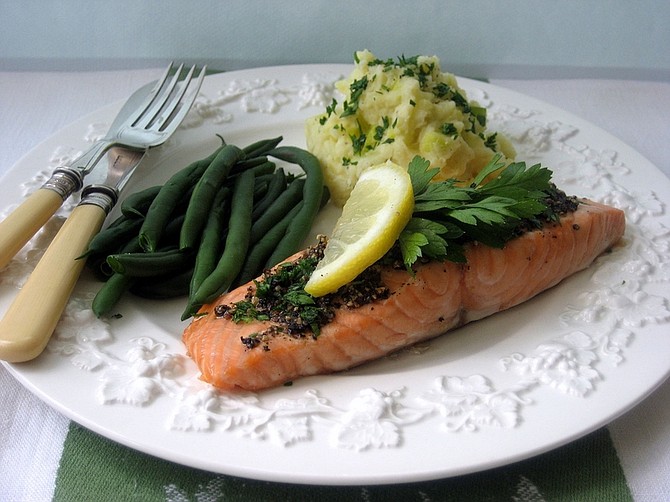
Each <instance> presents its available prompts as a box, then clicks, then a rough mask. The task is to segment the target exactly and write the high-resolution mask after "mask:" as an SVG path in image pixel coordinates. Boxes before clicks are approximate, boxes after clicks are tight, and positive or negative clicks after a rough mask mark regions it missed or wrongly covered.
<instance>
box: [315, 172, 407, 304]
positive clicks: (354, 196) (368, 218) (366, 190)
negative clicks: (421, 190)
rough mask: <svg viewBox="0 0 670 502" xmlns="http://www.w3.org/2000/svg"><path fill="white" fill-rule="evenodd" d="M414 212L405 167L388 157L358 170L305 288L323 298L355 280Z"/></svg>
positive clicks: (377, 257)
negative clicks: (322, 252)
mask: <svg viewBox="0 0 670 502" xmlns="http://www.w3.org/2000/svg"><path fill="white" fill-rule="evenodd" d="M413 210H414V192H413V191H412V181H411V180H410V177H409V174H408V172H407V170H406V169H404V168H402V167H400V166H399V165H397V164H395V163H393V162H391V161H387V162H386V163H384V164H380V165H378V166H375V167H371V168H368V169H366V170H365V171H363V173H362V174H361V176H360V178H359V179H358V181H357V182H356V185H355V186H354V189H353V190H352V191H351V195H350V196H349V198H348V199H347V202H346V203H345V204H344V207H343V208H342V215H341V216H340V218H339V219H338V220H337V223H336V224H335V228H334V229H333V232H332V235H331V236H330V237H329V239H328V244H327V245H326V249H325V250H324V256H323V258H322V259H321V261H319V263H318V264H317V266H316V269H315V270H314V272H313V273H312V275H311V277H310V278H309V280H308V281H307V284H306V285H305V291H306V292H307V293H309V294H311V295H312V296H323V295H326V294H328V293H332V292H334V291H337V289H338V288H340V287H341V286H344V285H345V284H347V283H349V282H351V281H352V280H354V279H355V278H356V276H358V275H359V274H360V273H361V272H363V271H364V270H365V269H366V268H368V267H369V266H370V265H372V264H373V263H375V262H376V261H377V260H379V259H380V258H381V257H382V256H384V254H386V252H387V251H388V250H389V249H391V247H392V246H393V244H394V243H395V241H396V240H397V239H398V236H399V235H400V233H401V232H402V230H403V228H405V225H407V222H408V221H409V220H410V218H411V217H412V211H413Z"/></svg>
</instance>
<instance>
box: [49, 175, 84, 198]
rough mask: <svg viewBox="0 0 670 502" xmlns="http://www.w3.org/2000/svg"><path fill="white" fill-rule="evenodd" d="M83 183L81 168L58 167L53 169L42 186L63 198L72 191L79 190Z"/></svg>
mask: <svg viewBox="0 0 670 502" xmlns="http://www.w3.org/2000/svg"><path fill="white" fill-rule="evenodd" d="M83 184H84V176H83V175H82V172H81V170H79V169H72V168H70V167H58V168H56V169H55V170H54V172H53V174H52V175H51V178H49V179H48V180H47V181H46V183H44V185H42V188H44V189H47V190H53V191H54V192H56V193H57V194H58V195H60V197H61V198H62V199H63V200H65V199H67V198H68V197H69V196H70V195H72V194H73V193H75V192H77V191H79V190H81V187H82V186H83Z"/></svg>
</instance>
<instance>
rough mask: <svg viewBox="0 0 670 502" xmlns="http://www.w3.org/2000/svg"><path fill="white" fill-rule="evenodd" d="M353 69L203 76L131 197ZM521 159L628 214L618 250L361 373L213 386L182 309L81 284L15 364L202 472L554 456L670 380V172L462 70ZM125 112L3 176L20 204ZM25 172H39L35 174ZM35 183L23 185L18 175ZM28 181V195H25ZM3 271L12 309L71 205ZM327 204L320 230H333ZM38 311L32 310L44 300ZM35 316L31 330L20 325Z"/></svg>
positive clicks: (147, 448)
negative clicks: (263, 386)
mask: <svg viewBox="0 0 670 502" xmlns="http://www.w3.org/2000/svg"><path fill="white" fill-rule="evenodd" d="M350 69H351V68H350V67H349V66H332V65H315V66H288V67H275V68H263V69H255V70H247V71H239V72H233V73H226V74H220V75H215V76H211V77H208V78H207V79H206V80H205V83H204V85H203V89H202V93H201V97H200V98H199V100H198V102H197V104H196V106H195V108H194V109H193V110H192V111H191V113H190V114H189V116H188V117H187V120H186V122H185V124H184V126H183V127H182V128H181V129H180V130H179V131H178V132H177V133H176V134H175V135H174V136H173V138H172V139H171V140H170V141H169V142H168V143H167V144H166V145H164V146H163V147H162V148H160V149H157V150H155V151H153V152H151V153H150V159H149V161H150V163H151V164H154V165H155V167H154V168H153V169H151V170H150V171H143V172H142V173H139V174H138V176H137V178H135V179H134V180H133V186H131V187H130V190H134V189H139V188H142V187H145V186H149V185H152V184H158V183H161V182H163V181H164V180H165V179H166V178H167V177H168V176H169V175H170V174H171V173H172V172H174V171H176V170H177V169H179V168H181V167H183V166H184V165H186V164H187V163H188V162H189V161H191V160H194V159H198V158H201V157H204V156H206V155H207V154H208V153H209V152H210V151H211V150H212V149H213V148H214V147H215V145H216V144H217V143H218V141H219V140H218V139H217V138H216V136H215V135H216V134H221V135H222V136H224V137H225V138H226V140H227V141H228V142H230V143H234V144H238V145H240V146H243V145H246V144H248V143H251V142H253V141H255V140H258V139H262V138H267V137H271V136H275V135H280V134H281V135H283V136H284V138H285V141H284V143H285V144H294V145H298V146H303V145H304V141H303V121H304V119H305V118H306V117H308V116H310V115H313V114H315V113H318V112H321V111H322V110H323V109H324V107H325V105H326V104H329V103H330V101H331V99H332V93H333V86H332V83H333V82H334V81H335V80H336V79H338V78H340V77H342V76H345V75H347V74H348V73H349V71H350ZM460 83H461V85H462V86H463V87H464V88H465V89H466V90H467V91H468V95H469V97H470V98H473V99H477V100H478V101H479V102H480V103H481V104H483V105H484V106H486V107H487V108H488V109H489V123H490V127H491V128H492V129H494V130H501V131H504V132H505V133H506V134H508V135H509V136H510V137H511V138H512V139H513V140H514V142H515V144H516V146H517V150H518V157H519V159H523V160H526V161H527V162H529V163H534V162H537V161H541V162H542V163H543V164H545V165H548V166H549V167H551V168H553V169H554V171H555V178H556V180H557V182H558V184H559V186H561V187H563V188H565V189H566V190H567V191H568V192H572V193H575V194H577V195H581V196H589V197H592V198H595V199H599V200H604V201H605V202H609V203H611V204H613V205H615V206H618V207H621V208H623V209H624V210H626V212H627V217H628V225H629V226H628V230H627V234H626V238H625V243H624V245H623V246H622V247H619V248H617V249H616V250H615V251H614V252H613V253H611V254H608V255H606V256H604V257H602V258H601V259H599V260H598V262H597V263H596V264H595V265H594V266H593V267H591V268H590V269H589V270H587V271H585V272H583V273H580V274H578V275H576V276H573V277H571V278H569V279H568V280H566V281H565V282H564V283H562V284H561V285H559V286H558V287H556V288H554V289H552V290H551V291H548V292H546V293H545V294H543V295H541V296H539V297H537V298H535V299H533V300H532V301H529V302H527V303H526V304H524V305H522V306H520V307H517V308H514V309H512V310H510V311H507V312H504V313H501V314H497V315H495V316H493V317H490V318H488V319H486V320H483V321H480V322H477V323H474V324H472V325H469V326H466V327H464V328H461V329H459V330H457V331H454V332H451V333H449V334H447V335H445V336H442V337H440V338H439V339H437V340H435V341H433V342H432V343H430V344H425V345H423V346H421V347H417V348H414V349H412V350H407V351H404V352H403V353H401V354H399V355H396V356H394V357H389V358H386V359H384V360H381V361H378V362H375V363H372V364H367V365H365V366H362V367H359V368H357V369H354V370H351V371H349V372H345V373H341V374H336V375H329V376H322V377H314V378H305V379H303V380H300V381H297V382H295V383H294V385H293V386H291V387H281V388H279V389H274V390H271V391H267V392H262V393H259V394H250V395H245V396H227V395H223V394H218V393H216V392H215V391H213V390H212V389H210V388H209V387H208V386H207V385H205V384H203V383H202V382H200V381H199V380H198V379H197V371H196V369H195V367H194V364H193V363H192V362H191V361H190V360H189V359H187V358H186V357H185V356H184V349H183V347H182V345H181V341H180V335H181V331H182V329H183V328H184V326H185V325H184V324H183V323H181V322H180V321H179V316H180V314H181V311H182V308H183V301H168V302H163V303H158V302H151V301H146V300H140V299H137V298H134V297H128V298H127V299H126V300H124V301H123V303H122V304H121V305H120V308H119V310H120V312H121V313H122V314H123V317H121V318H118V319H111V320H109V321H108V322H103V321H99V320H97V319H95V318H94V317H93V316H92V315H91V313H90V310H88V306H89V302H90V298H91V295H92V294H93V292H94V291H96V288H97V286H98V284H97V283H95V282H94V281H92V280H91V279H90V278H87V277H84V278H83V280H82V281H80V284H79V286H78V289H77V291H76V292H75V295H74V297H73V299H72V302H71V303H70V306H69V308H68V311H67V312H66V314H65V316H64V318H63V319H62V321H61V324H60V325H59V327H58V329H57V332H56V334H55V335H54V337H53V338H52V340H51V342H50V344H49V346H48V348H47V351H46V352H45V353H44V354H43V355H42V356H41V357H40V358H39V359H37V360H36V361H33V362H31V363H25V364H15V365H7V367H8V368H9V370H10V371H11V372H12V373H13V374H14V375H15V376H16V377H17V378H18V379H19V380H20V381H21V382H22V383H23V384H24V385H25V386H26V387H28V388H29V389H30V390H31V391H33V392H34V393H35V394H37V395H38V396H39V397H40V398H42V399H43V400H44V401H46V402H47V403H49V404H50V405H51V406H53V407H54V408H56V409H57V410H59V411H60V412H62V413H63V414H65V415H66V416H68V417H70V418H71V419H73V420H75V421H77V422H79V423H80V424H82V425H84V426H85V427H88V428H90V429H91V430H93V431H96V432H98V433H100V434H102V435H104V436H106V437H108V438H110V439H112V440H114V441H117V442H119V443H122V444H125V445H127V446H129V447H131V448H135V449H137V450H140V451H143V452H146V453H149V454H151V455H155V456H157V457H160V458H163V459H168V460H171V461H174V462H178V463H180V464H184V465H189V466H193V467H197V468H202V469H206V470H209V471H214V472H219V473H225V474H231V475H236V476H243V477H249V478H255V479H264V480H271V481H283V482H292V483H314V484H334V485H343V484H382V483H397V482H409V481H420V480H427V479H434V478H441V477H448V476H456V475H460V474H465V473H470V472H474V471H478V470H483V469H488V468H491V467H495V466H500V465H505V464H508V463H511V462H515V461H518V460H521V459H524V458H527V457H530V456H532V455H536V454H539V453H542V452H545V451H548V450H550V449H552V448H555V447H557V446H560V445H563V444H565V443H567V442H569V441H572V440H574V439H576V438H578V437H580V436H583V435H584V434H586V433H588V432H590V431H593V430H594V429H596V428H598V427H601V426H602V425H604V424H606V423H608V422H609V421H611V420H612V419H613V418H615V417H617V416H619V415H620V414H622V413H623V412H625V411H626V410H628V409H630V408H631V407H633V406H634V405H635V404H637V403H638V402H639V401H640V400H642V399H643V398H644V397H645V396H647V395H648V394H649V393H650V392H652V391H653V390H654V389H655V388H656V387H657V386H658V385H659V384H660V383H662V382H663V381H664V380H665V378H666V377H667V376H668V373H669V372H670V359H669V358H668V356H667V354H668V353H670V337H668V336H667V325H666V324H665V323H667V321H668V320H669V319H670V311H669V310H668V291H669V288H668V281H669V280H670V272H669V268H668V265H667V264H664V263H663V261H662V256H663V255H664V254H667V251H668V249H670V232H669V231H668V228H669V227H670V225H669V224H668V216H667V214H666V213H665V209H664V206H663V203H662V202H661V201H663V200H668V199H670V186H669V185H670V183H669V182H668V179H667V178H666V177H665V176H664V175H663V174H662V173H661V172H660V171H659V170H658V169H656V168H655V167H654V166H653V165H651V164H650V163H649V162H648V161H646V160H645V159H644V158H642V157H641V156H640V155H639V154H637V153H636V152H634V151H633V150H631V149H630V148H629V147H627V146H626V145H625V144H623V143H621V142H620V141H619V140H617V139H615V138H613V137H612V136H610V135H608V134H607V133H605V132H603V131H601V130H600V129H597V128H596V127H594V126H593V125H591V124H588V123H586V122H584V121H582V120H580V119H579V118H577V117H575V116H572V115H570V114H567V113H565V112H563V111H561V110H559V109H556V108H553V107H551V106H548V105H546V104H544V103H541V102H539V101H536V100H533V99H530V98H527V97H525V96H522V95H519V94H517V93H514V92H510V91H507V90H505V89H501V88H499V87H495V86H492V85H488V84H485V83H481V82H476V81H471V80H467V79H460ZM119 107H120V103H119V104H116V105H114V106H109V107H106V108H104V109H101V110H99V111H98V112H96V113H94V114H92V115H90V116H88V117H85V118H83V119H82V120H79V121H77V122H76V123H75V124H72V125H71V126H69V127H67V128H66V129H64V130H62V131H60V132H59V133H58V134H56V135H55V136H53V137H52V138H50V139H49V140H47V141H46V142H44V143H43V144H41V145H39V146H38V147H37V148H35V149H34V150H33V151H31V152H30V153H29V154H28V155H27V156H26V157H24V158H23V159H22V160H21V161H20V162H19V163H18V164H17V165H16V166H15V167H14V168H13V169H12V170H10V171H9V173H8V174H7V175H6V176H5V177H4V179H3V180H2V185H1V186H0V197H1V198H2V201H3V203H4V204H8V203H12V204H14V203H18V202H19V201H20V199H21V197H22V195H25V193H26V192H28V191H29V190H31V189H34V188H35V187H37V186H39V185H40V184H41V182H42V180H43V179H44V177H45V176H46V175H47V174H48V172H49V171H45V172H43V173H38V175H35V171H34V166H39V165H45V164H46V163H49V165H50V166H51V167H54V166H55V165H56V164H57V163H58V162H62V161H64V160H66V159H68V158H71V157H72V156H74V155H75V154H76V153H77V152H78V151H79V150H81V149H83V148H85V146H86V145H87V144H88V143H89V142H90V141H93V140H94V139H95V138H96V137H97V136H99V135H100V134H101V133H103V132H104V131H105V130H106V128H107V127H108V125H109V123H110V122H111V120H112V118H113V117H114V115H115V113H116V111H117V110H118V108H119ZM31 179H32V180H31ZM27 180H31V181H30V182H29V183H27V184H24V185H21V184H22V183H23V182H25V181H27ZM18 186H22V189H23V192H24V193H23V194H22V193H19V192H20V191H19V190H17V187H18ZM70 202H71V203H70V204H68V207H66V208H64V209H63V211H61V212H60V213H59V215H60V216H59V217H57V218H54V219H53V221H52V222H50V224H49V225H48V226H47V227H46V228H45V230H44V231H43V233H42V234H41V235H39V236H38V237H36V238H35V239H34V240H33V242H32V243H31V246H30V247H29V248H28V249H27V250H24V251H23V252H22V254H21V255H20V256H19V257H17V259H15V261H14V262H12V264H11V265H10V266H9V267H8V268H7V269H6V270H5V271H4V272H3V273H2V275H0V281H2V282H1V283H0V308H1V309H3V310H4V309H5V308H6V306H7V305H8V304H9V301H10V299H11V297H12V296H13V294H14V293H15V291H16V288H17V287H18V286H19V285H20V283H21V281H22V280H23V278H24V277H25V274H26V273H27V272H28V271H29V270H30V267H31V264H32V263H34V261H35V259H36V257H37V256H39V252H40V250H41V249H43V248H44V243H45V242H46V241H48V239H49V238H50V237H51V236H52V235H53V233H54V232H55V230H56V229H57V228H58V225H59V224H60V223H61V222H62V219H63V216H64V215H65V214H66V213H67V211H68V209H70V208H71V207H72V204H73V203H75V202H76V200H73V201H70ZM332 218H333V214H332V213H329V214H328V215H327V216H326V217H325V218H324V219H322V221H321V222H320V223H319V228H318V229H317V230H316V231H327V230H328V229H329V228H330V227H329V225H330V224H331V223H332V221H333V220H332ZM35 308H36V315H39V306H38V305H36V306H35ZM27 322H29V321H28V320H27Z"/></svg>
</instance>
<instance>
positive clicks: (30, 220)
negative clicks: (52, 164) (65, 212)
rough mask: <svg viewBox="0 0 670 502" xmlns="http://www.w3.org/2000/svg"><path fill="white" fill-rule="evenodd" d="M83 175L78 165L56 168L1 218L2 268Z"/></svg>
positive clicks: (75, 188)
mask: <svg viewBox="0 0 670 502" xmlns="http://www.w3.org/2000/svg"><path fill="white" fill-rule="evenodd" d="M82 184H83V175H82V173H81V172H80V171H79V170H77V169H71V168H69V167H59V168H57V169H56V170H55V171H54V172H53V174H52V176H51V178H49V180H48V181H47V182H46V183H44V185H42V187H41V188H40V189H39V190H36V191H35V192H33V193H32V194H31V195H30V197H28V198H27V199H26V200H25V201H23V202H22V203H21V205H20V206H19V207H17V208H16V209H15V210H14V211H12V213H11V214H10V215H9V216H7V218H5V219H4V220H3V221H2V222H0V269H2V268H4V267H5V265H7V264H8V263H9V262H10V261H11V260H12V258H14V255H16V253H18V252H19V250H20V249H21V248H22V247H23V246H25V244H26V243H27V242H28V241H29V240H30V239H31V238H32V237H33V235H35V234H36V233H37V231H38V230H39V229H40V228H42V227H43V226H44V224H45V223H46V222H47V221H48V220H49V218H51V217H52V216H53V215H54V213H55V212H56V211H58V208H59V207H61V205H63V201H65V199H67V198H68V197H69V196H70V195H71V194H73V193H74V192H76V191H78V190H79V189H81V186H82Z"/></svg>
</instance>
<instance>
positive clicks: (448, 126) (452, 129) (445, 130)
mask: <svg viewBox="0 0 670 502" xmlns="http://www.w3.org/2000/svg"><path fill="white" fill-rule="evenodd" d="M441 131H442V134H444V135H445V136H451V137H452V138H457V137H458V129H456V126H455V125H454V124H452V123H451V122H446V123H444V124H442V129H441Z"/></svg>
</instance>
